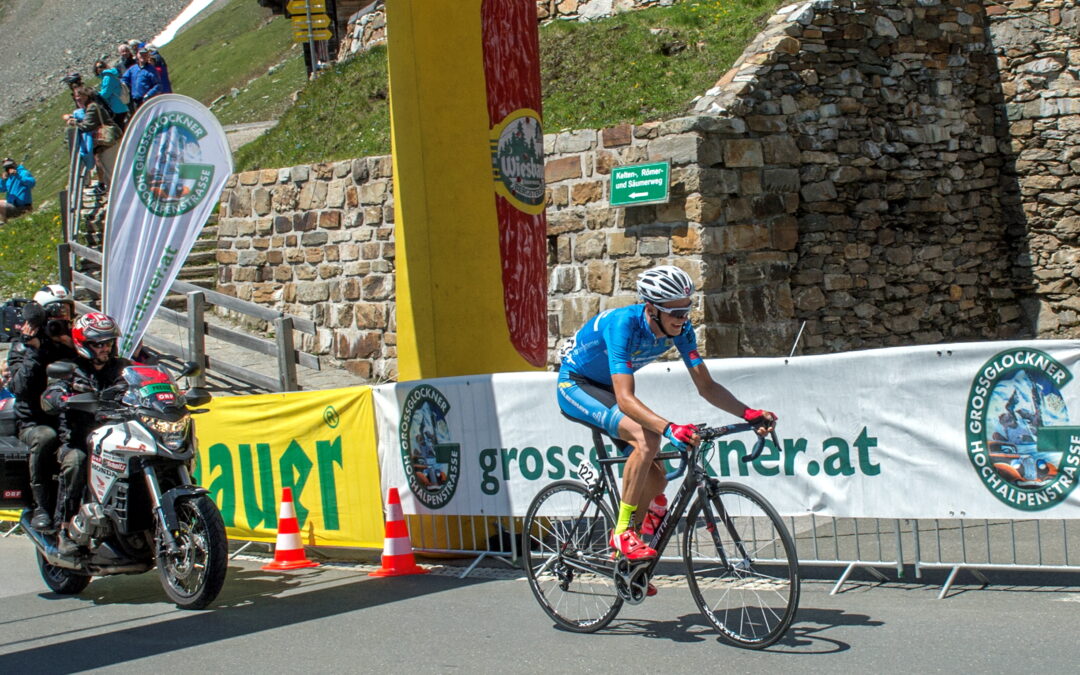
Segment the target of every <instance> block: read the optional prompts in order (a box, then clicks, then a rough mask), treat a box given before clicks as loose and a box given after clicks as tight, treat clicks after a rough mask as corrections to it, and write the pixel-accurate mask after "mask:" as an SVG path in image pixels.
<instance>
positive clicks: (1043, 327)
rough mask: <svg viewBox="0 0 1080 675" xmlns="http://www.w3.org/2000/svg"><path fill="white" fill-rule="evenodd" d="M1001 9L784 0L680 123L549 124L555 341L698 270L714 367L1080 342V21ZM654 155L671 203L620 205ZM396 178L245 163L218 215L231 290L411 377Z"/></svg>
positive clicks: (373, 367)
mask: <svg viewBox="0 0 1080 675" xmlns="http://www.w3.org/2000/svg"><path fill="white" fill-rule="evenodd" d="M1051 5H1052V7H1051ZM989 7H990V12H989V16H988V13H987V12H986V11H985V10H984V6H983V5H981V4H979V3H972V2H963V1H962V0H879V1H878V2H875V3H861V2H858V3H856V2H852V1H851V0H832V1H828V0H818V1H816V2H804V3H799V4H795V5H791V6H789V7H785V8H783V9H782V10H780V12H779V13H777V14H776V15H775V16H774V17H773V18H772V19H771V20H770V21H769V23H768V25H767V27H766V29H765V30H764V31H763V32H762V33H761V34H760V35H759V36H758V37H757V38H756V39H755V41H754V42H753V44H751V45H750V46H749V47H748V48H747V50H746V52H745V53H744V54H743V56H742V58H741V59H740V60H739V61H738V62H737V63H736V65H735V66H734V67H733V68H732V69H731V70H730V71H729V72H728V73H727V74H725V75H724V77H723V78H722V79H721V80H720V81H719V82H718V83H717V84H716V86H715V87H713V88H712V89H710V90H709V91H708V92H705V93H704V94H703V95H702V96H701V97H699V98H698V99H697V100H695V101H694V102H693V106H692V107H693V114H692V115H691V116H688V117H684V118H679V119H673V120H668V121H664V122H656V123H647V124H642V125H621V126H617V127H614V128H610V129H601V130H578V131H569V132H563V133H559V134H549V135H547V136H545V151H546V154H547V164H546V179H547V183H548V210H547V215H548V240H549V269H550V280H549V297H550V303H549V326H550V331H549V346H550V347H551V348H552V349H553V350H554V348H555V347H556V345H557V344H558V341H559V340H560V339H561V338H563V337H565V336H566V335H569V334H571V333H572V332H573V331H574V330H575V329H576V328H577V327H578V326H579V325H580V324H581V322H582V320H583V319H584V318H586V317H587V316H589V315H591V314H592V313H595V312H596V311H599V310H601V309H605V308H608V307H614V306H619V305H622V304H626V303H629V302H633V301H634V294H633V280H634V278H635V276H636V274H637V272H638V271H640V270H642V269H644V268H646V267H649V266H652V265H654V264H658V263H661V262H675V263H677V264H679V265H681V266H683V267H685V268H686V269H687V271H688V272H689V273H690V274H691V275H692V276H693V277H694V278H695V280H696V281H697V282H698V285H699V289H700V298H699V302H698V303H697V305H696V309H695V314H694V319H695V324H696V325H698V326H699V327H700V328H699V338H700V340H701V342H702V347H703V351H704V353H705V354H707V355H708V356H711V357H717V356H730V355H777V354H787V353H788V351H789V350H790V348H791V345H792V342H793V340H794V338H795V335H796V334H797V333H798V332H799V329H800V326H802V325H803V323H804V322H805V331H804V332H803V335H802V339H801V342H800V352H801V353H823V352H833V351H841V350H848V349H860V348H870V347H881V346H889V345H907V344H932V343H935V342H940V341H953V340H967V339H1000V338H1010V337H1027V336H1039V337H1051V336H1070V337H1076V336H1078V335H1080V321H1077V312H1078V311H1080V306H1078V305H1077V301H1076V299H1075V297H1074V291H1075V287H1076V281H1077V278H1078V277H1077V275H1078V273H1080V272H1078V265H1077V262H1078V258H1077V256H1078V249H1077V239H1078V238H1080V220H1078V214H1077V212H1076V202H1077V199H1076V198H1075V196H1074V193H1075V190H1074V188H1075V186H1076V184H1077V183H1078V182H1080V180H1078V179H1077V177H1076V176H1077V171H1078V170H1080V161H1078V158H1080V151H1078V150H1076V147H1077V143H1076V142H1075V138H1076V134H1075V131H1076V129H1077V128H1080V103H1078V101H1077V96H1078V93H1080V92H1078V91H1077V86H1076V80H1075V78H1076V77H1077V68H1078V66H1080V51H1078V50H1077V49H1076V48H1075V45H1076V40H1075V36H1074V34H1075V31H1076V26H1077V16H1076V14H1077V10H1075V9H1073V8H1072V5H1071V4H1069V5H1068V6H1066V3H1065V2H1064V1H1063V0H1054V2H1046V1H1044V2H1042V3H1040V4H1039V5H1038V6H1036V5H1034V3H1029V2H1026V0H1021V1H1019V2H1014V3H1012V9H1010V10H1009V11H1005V12H998V10H996V9H995V8H996V7H998V5H989ZM1039 7H1041V8H1042V9H1041V10H1040V9H1039ZM1055 9H1056V10H1057V11H1056V14H1055V11H1054V10H1055ZM1040 11H1041V12H1042V14H1040V13H1039V12H1040ZM1039 17H1042V19H1043V20H1042V21H1041V22H1040V21H1038V20H1036V19H1038V18H1039ZM1067 31H1072V33H1070V32H1067ZM656 160H669V161H670V162H671V164H672V199H671V201H670V202H669V203H667V204H662V205H653V206H637V207H631V208H625V209H621V208H614V209H613V208H611V207H609V206H608V204H607V194H608V190H609V179H610V174H611V170H612V168H613V167H615V166H619V165H627V164H635V163H640V162H645V161H656ZM389 173H390V162H389V158H385V157H380V158H369V159H363V160H356V161H353V162H341V163H337V164H333V165H317V166H315V167H312V168H310V169H309V168H307V167H294V168H292V169H283V170H280V171H269V172H252V173H249V174H241V175H240V176H239V177H238V178H237V179H236V180H235V181H234V184H233V185H231V186H230V188H229V189H228V190H227V192H226V194H225V196H224V197H223V210H222V221H221V222H222V225H221V227H222V235H221V236H222V240H221V251H220V253H219V260H220V262H221V281H222V288H223V289H225V290H226V291H228V292H234V293H236V294H237V295H239V296H240V297H249V298H251V299H254V300H256V301H259V302H266V303H267V304H270V305H272V306H274V307H276V308H279V309H283V310H285V311H288V312H292V313H296V314H299V315H302V316H311V317H312V318H314V319H315V320H316V322H317V323H318V324H319V325H320V326H321V328H320V333H319V335H318V336H317V337H315V338H311V339H306V340H305V343H304V348H305V349H309V350H311V351H315V352H316V353H319V354H323V355H326V356H328V357H330V358H331V360H332V361H337V362H340V363H342V364H344V365H345V366H346V367H348V368H349V369H350V370H352V371H353V372H356V373H358V374H360V375H363V376H365V377H372V378H382V377H393V375H394V373H395V371H396V367H395V362H394V358H395V351H394V349H395V344H396V341H395V339H394V338H395V336H394V325H393V316H394V314H393V276H392V275H393V223H392V219H393V215H392V196H391V185H390V176H389Z"/></svg>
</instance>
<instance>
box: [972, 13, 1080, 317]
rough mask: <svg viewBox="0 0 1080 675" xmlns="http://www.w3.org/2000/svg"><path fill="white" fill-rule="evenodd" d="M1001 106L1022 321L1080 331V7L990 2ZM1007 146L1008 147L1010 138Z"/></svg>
mask: <svg viewBox="0 0 1080 675" xmlns="http://www.w3.org/2000/svg"><path fill="white" fill-rule="evenodd" d="M986 11H987V14H988V15H989V16H990V26H991V46H992V48H993V53H994V56H995V57H996V60H997V61H996V66H997V71H998V72H999V73H1000V75H1001V82H1000V87H1001V91H1002V94H1003V96H1004V99H1005V105H1003V106H999V108H998V111H997V112H998V116H997V118H996V120H995V121H996V122H997V124H998V127H999V129H1000V132H999V138H1001V145H1002V154H1003V156H1004V157H1005V159H1006V164H1005V167H1004V170H1005V172H1006V173H1007V175H1009V176H1010V177H1012V176H1015V177H1016V179H1015V180H1014V181H1010V182H1009V183H1008V184H1007V187H1008V188H1009V190H1008V193H1007V195H1006V196H1005V201H1006V204H1007V208H1006V209H1004V215H1005V217H1006V218H1005V221H1004V225H1005V227H1006V228H1007V229H1008V236H1009V237H1010V238H1012V239H1015V240H1019V241H1021V242H1023V243H1022V245H1021V246H1020V247H1019V248H1020V250H1019V251H1018V253H1017V255H1016V256H1015V258H1013V259H1011V260H1010V261H1009V262H1010V263H1011V264H1012V266H1013V267H1012V269H1013V276H1014V289H1015V291H1016V292H1017V293H1018V294H1019V295H1020V297H1021V305H1022V306H1023V308H1024V311H1025V320H1026V321H1027V323H1028V325H1029V326H1032V327H1033V329H1034V330H1035V331H1036V333H1037V335H1038V336H1039V337H1074V338H1075V337H1078V336H1080V297H1078V296H1077V290H1078V289H1077V284H1078V282H1080V195H1078V194H1077V187H1078V186H1080V7H1078V6H1077V3H1075V2H1067V1H1065V0H1041V1H1039V2H1036V1H1033V0H1014V1H1013V2H1006V3H1003V4H991V5H988V6H987V10H986ZM1006 144H1007V145H1006Z"/></svg>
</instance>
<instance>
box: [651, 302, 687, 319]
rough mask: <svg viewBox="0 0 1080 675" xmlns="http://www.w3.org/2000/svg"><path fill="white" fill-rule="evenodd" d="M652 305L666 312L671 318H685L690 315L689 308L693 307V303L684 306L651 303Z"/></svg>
mask: <svg viewBox="0 0 1080 675" xmlns="http://www.w3.org/2000/svg"><path fill="white" fill-rule="evenodd" d="M653 307H655V308H657V309H658V310H660V311H661V312H663V313H664V314H668V315H670V316H671V318H673V319H685V318H686V317H688V316H690V310H691V309H693V308H694V307H693V305H687V306H686V307H664V306H663V305H657V304H653Z"/></svg>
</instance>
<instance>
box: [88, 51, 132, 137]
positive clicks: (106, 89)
mask: <svg viewBox="0 0 1080 675" xmlns="http://www.w3.org/2000/svg"><path fill="white" fill-rule="evenodd" d="M94 74H95V75H97V76H98V77H100V78H101V88H100V89H98V93H99V94H101V98H103V99H105V103H106V104H107V105H108V106H109V112H111V113H112V117H113V121H115V122H116V126H118V127H120V130H121V131H123V130H124V127H126V126H127V117H128V107H127V105H126V104H125V103H124V101H123V99H121V98H120V90H121V86H120V74H119V73H117V72H116V68H110V67H109V64H107V63H105V62H104V61H98V62H97V63H95V64H94Z"/></svg>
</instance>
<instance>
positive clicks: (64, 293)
mask: <svg viewBox="0 0 1080 675" xmlns="http://www.w3.org/2000/svg"><path fill="white" fill-rule="evenodd" d="M34 302H36V303H37V304H39V305H41V307H42V309H44V310H45V316H48V317H53V316H56V315H57V314H59V313H60V308H61V307H67V308H68V319H74V318H75V300H74V298H72V297H71V293H70V292H69V291H68V289H66V288H64V287H63V286H61V285H60V284H48V285H47V286H42V287H41V290H39V291H38V292H37V293H34Z"/></svg>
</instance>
